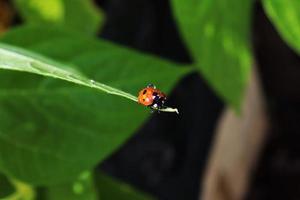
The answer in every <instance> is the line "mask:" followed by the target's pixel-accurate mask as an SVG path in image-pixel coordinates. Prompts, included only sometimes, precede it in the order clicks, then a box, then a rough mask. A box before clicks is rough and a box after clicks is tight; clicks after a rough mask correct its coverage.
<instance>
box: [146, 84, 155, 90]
mask: <svg viewBox="0 0 300 200" xmlns="http://www.w3.org/2000/svg"><path fill="white" fill-rule="evenodd" d="M147 87H148V88H153V89H156V86H155V85H154V84H152V83H150V84H148V85H147Z"/></svg>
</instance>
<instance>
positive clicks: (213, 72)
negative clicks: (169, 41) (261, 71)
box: [172, 0, 253, 109]
mask: <svg viewBox="0 0 300 200" xmlns="http://www.w3.org/2000/svg"><path fill="white" fill-rule="evenodd" d="M172 3H173V7H174V13H175V17H176V19H177V20H178V23H179V27H181V32H182V35H183V37H184V39H185V41H186V43H187V46H188V47H189V48H190V51H191V54H192V56H193V58H194V60H195V64H196V66H197V68H198V69H199V71H201V73H202V74H203V75H204V77H205V78H206V79H207V81H208V83H209V84H210V85H211V86H212V87H213V89H214V90H215V91H216V93H217V94H219V95H220V96H221V97H222V98H223V99H224V100H225V102H227V103H229V104H230V105H232V106H234V107H235V108H236V109H239V107H240V103H241V99H242V96H243V91H244V89H245V86H246V83H247V81H248V78H249V77H248V76H249V72H250V65H251V54H250V48H249V40H250V18H251V10H252V4H253V1H252V0H243V1H241V0H174V1H172Z"/></svg>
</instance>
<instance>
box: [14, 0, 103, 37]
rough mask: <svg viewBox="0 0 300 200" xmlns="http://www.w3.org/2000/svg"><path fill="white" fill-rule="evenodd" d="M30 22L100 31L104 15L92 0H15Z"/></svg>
mask: <svg viewBox="0 0 300 200" xmlns="http://www.w3.org/2000/svg"><path fill="white" fill-rule="evenodd" d="M14 2H15V5H16V8H17V9H18V11H19V12H20V14H21V17H22V18H23V19H24V20H25V21H26V22H27V23H29V24H49V25H51V24H52V25H61V26H64V27H68V28H71V29H74V30H77V31H80V32H82V33H86V34H94V33H96V32H97V31H99V28H100V26H101V25H102V24H103V21H104V17H103V13H102V12H101V10H100V9H97V7H96V5H94V3H93V1H92V0H51V1H41V0H14Z"/></svg>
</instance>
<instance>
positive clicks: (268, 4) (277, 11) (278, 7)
mask: <svg viewBox="0 0 300 200" xmlns="http://www.w3.org/2000/svg"><path fill="white" fill-rule="evenodd" d="M262 3H263V6H264V9H265V11H266V13H267V15H268V16H269V18H270V20H271V21H272V22H273V24H274V26H275V27H276V28H277V30H278V32H279V33H280V35H281V37H282V38H283V39H284V40H285V41H286V42H287V44H288V45H289V46H291V47H292V48H294V50H295V51H296V52H297V53H298V54H300V1H280V0H263V1H262Z"/></svg>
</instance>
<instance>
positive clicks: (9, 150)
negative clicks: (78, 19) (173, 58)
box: [0, 26, 190, 185]
mask: <svg viewBox="0 0 300 200" xmlns="http://www.w3.org/2000/svg"><path fill="white" fill-rule="evenodd" d="M2 42H6V43H10V44H12V45H18V46H21V47H23V48H27V49H30V50H32V51H35V52H39V53H41V54H43V55H46V56H49V57H51V58H53V59H56V60H57V61H61V62H62V61H63V62H64V63H67V64H57V63H56V62H53V61H51V62H50V63H48V64H50V65H53V66H56V67H57V68H60V69H59V73H58V74H56V73H55V75H51V76H64V75H63V74H64V73H61V71H67V69H66V67H65V66H68V67H69V68H70V67H73V68H72V71H74V73H75V74H76V81H74V82H78V83H85V81H84V80H86V79H83V80H82V78H79V79H78V80H77V78H78V77H81V76H80V75H79V74H83V75H84V76H86V77H90V79H93V80H97V81H101V82H103V83H106V84H108V85H111V86H112V87H115V88H120V89H122V90H124V91H129V92H130V93H132V94H137V93H138V91H139V90H140V89H141V88H142V87H144V86H145V85H147V84H148V83H150V82H151V83H154V84H156V85H157V86H158V87H159V88H161V90H162V91H165V92H169V91H170V90H171V88H172V87H173V86H174V84H175V83H176V82H177V80H178V79H179V78H180V77H181V76H183V75H184V74H186V73H187V72H189V71H190V69H187V68H182V67H179V66H176V64H174V63H171V62H168V61H163V60H161V59H158V58H156V57H153V56H147V55H143V54H140V53H138V52H135V51H132V50H128V49H125V48H122V47H119V46H116V45H113V44H111V43H108V42H105V41H102V40H94V39H89V38H86V37H83V36H82V35H80V34H75V33H72V32H67V31H63V30H60V29H56V28H51V27H38V26H28V27H22V28H18V29H15V30H13V31H11V32H9V33H8V34H7V35H6V36H4V38H2ZM2 59H6V58H5V57H2ZM39 59H40V60H39V61H38V63H39V64H38V65H39V66H40V64H41V63H43V62H45V59H44V58H39ZM6 61H7V62H8V63H4V61H1V62H2V64H3V63H4V64H5V65H2V66H7V65H13V64H14V65H15V67H17V66H20V65H21V64H24V63H22V62H21V63H20V62H19V61H20V60H19V61H18V62H16V63H13V60H6ZM46 61H48V60H46ZM35 62H36V61H35ZM45 63H46V62H45ZM27 64H28V63H27ZM27 64H26V66H27ZM48 64H47V66H48ZM42 69H43V70H44V69H45V68H42ZM43 70H42V71H43ZM55 70H56V68H55ZM70 71H71V70H68V72H70ZM42 73H45V71H43V72H42ZM46 73H47V72H46ZM61 78H62V77H61ZM62 79H64V80H66V79H65V78H62ZM72 80H75V79H73V78H72ZM82 85H85V84H82ZM98 89H100V88H98ZM0 116H1V120H2V121H1V124H0V170H1V171H2V172H4V173H5V174H6V175H9V176H10V177H16V178H18V179H20V180H23V181H26V182H29V183H31V184H35V185H49V184H56V183H61V182H70V181H71V180H74V179H76V177H77V175H78V174H79V173H80V172H82V171H84V170H87V169H91V168H92V167H94V166H95V165H96V164H97V163H99V162H100V161H102V160H103V159H105V158H106V157H107V156H108V155H110V154H111V153H112V152H113V151H115V150H116V149H117V148H118V147H119V146H120V145H121V144H122V143H124V142H125V141H126V140H127V139H128V138H129V137H130V136H131V135H132V134H133V133H134V131H136V130H137V128H138V127H140V126H141V124H142V123H143V122H144V121H145V119H146V118H147V116H149V111H148V110H146V108H145V107H143V106H139V105H137V103H136V102H133V101H126V100H125V99H124V98H118V97H114V96H111V95H107V94H105V93H102V92H97V91H95V90H94V89H92V88H88V87H83V86H80V85H78V84H73V83H70V82H67V81H63V80H59V79H53V78H47V77H43V76H39V75H35V74H30V73H22V72H14V71H10V70H1V71H0Z"/></svg>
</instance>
